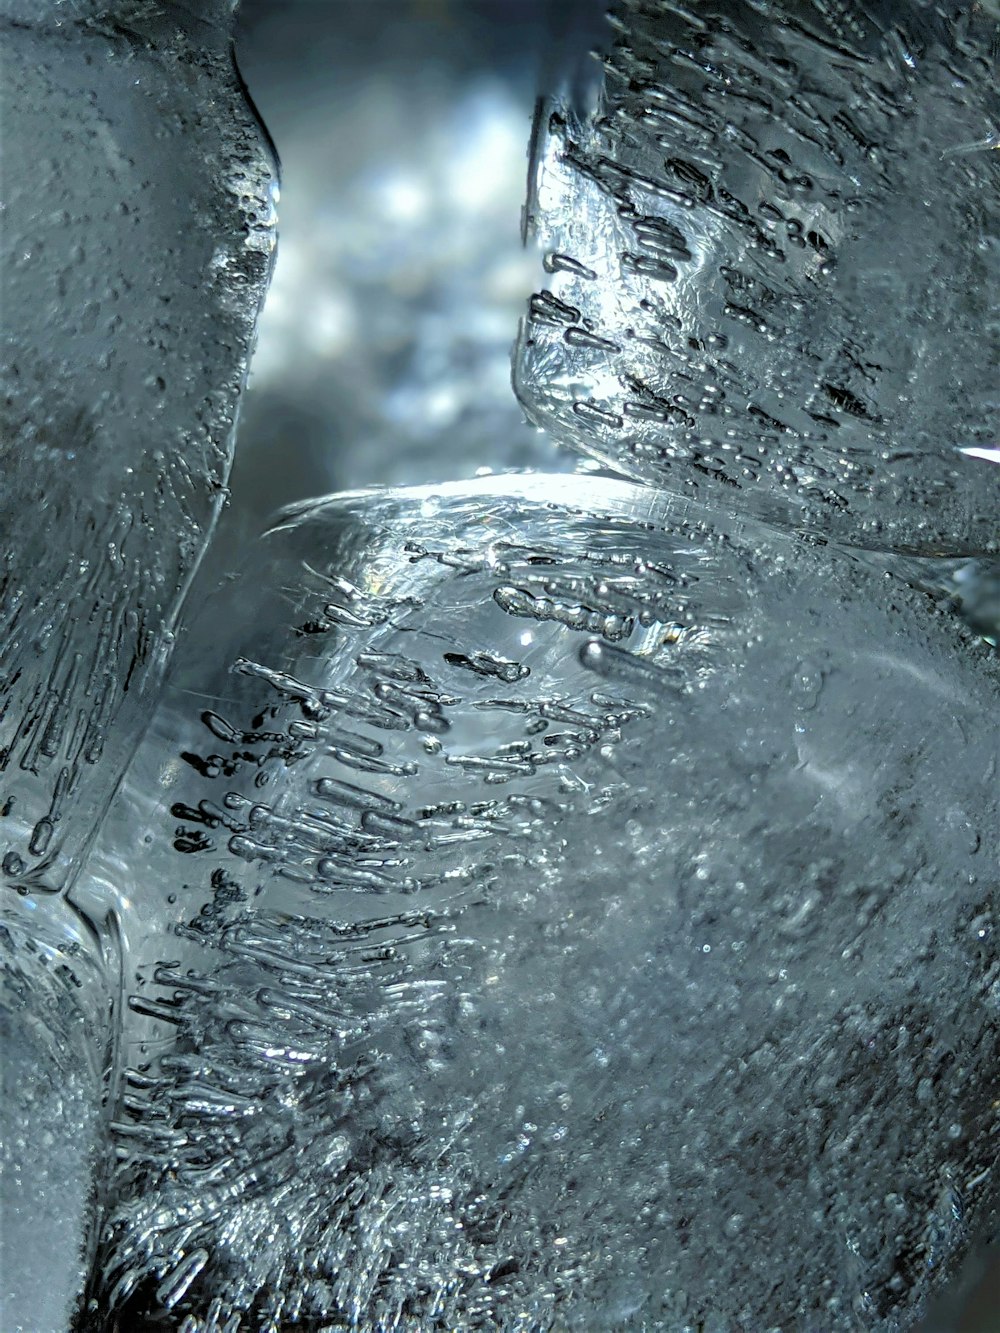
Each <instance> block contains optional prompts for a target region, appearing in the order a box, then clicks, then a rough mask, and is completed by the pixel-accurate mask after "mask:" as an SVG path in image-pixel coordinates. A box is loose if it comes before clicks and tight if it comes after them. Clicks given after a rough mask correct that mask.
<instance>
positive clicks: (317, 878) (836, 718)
mask: <svg viewBox="0 0 1000 1333" xmlns="http://www.w3.org/2000/svg"><path fill="white" fill-rule="evenodd" d="M556 494H557V495H558V498H553V496H554V495H556ZM709 517H710V518H711V519H712V522H711V524H709V523H706V511H702V510H699V509H696V508H695V507H693V506H692V505H690V504H689V503H688V502H686V501H682V500H678V499H676V498H669V497H666V496H663V495H662V494H660V495H658V494H657V493H656V492H655V491H653V490H652V489H651V488H648V487H646V488H644V487H636V486H632V485H630V484H627V483H621V482H606V481H601V480H598V479H593V478H590V479H588V478H582V477H563V478H559V479H558V481H554V480H553V479H551V478H522V479H514V478H509V477H507V478H499V479H492V480H489V481H486V482H482V483H479V484H476V485H470V486H443V487H441V488H439V489H437V490H433V489H423V490H419V491H412V492H395V493H391V492H386V493H367V494H364V493H363V494H358V495H354V496H348V497H345V498H341V499H337V500H332V501H329V502H324V503H318V504H316V505H315V506H312V507H309V508H306V509H304V510H302V511H301V512H300V513H298V514H296V515H294V516H292V517H290V518H289V519H288V520H287V521H286V522H284V523H283V524H281V525H280V526H279V527H278V528H277V529H275V530H274V531H273V532H271V533H270V534H269V535H268V536H267V537H266V538H265V539H264V540H263V541H262V542H261V544H260V546H259V549H258V550H257V551H256V553H255V554H254V555H253V557H252V559H251V560H250V562H249V564H248V565H247V567H246V568H245V570H244V572H243V573H242V575H241V576H240V578H239V579H238V580H237V581H236V582H235V583H234V584H231V585H230V586H229V587H227V588H226V589H225V590H224V591H222V592H220V593H219V594H218V595H217V596H216V597H215V598H214V599H211V600H209V602H208V603H207V604H206V605H205V606H204V607H202V608H201V609H200V610H199V613H198V615H197V616H196V617H195V619H194V620H193V622H192V627H191V632H190V635H189V636H188V637H187V641H186V643H185V645H184V647H183V649H182V656H181V657H179V658H178V659H177V661H176V666H175V669H174V671H173V672H172V677H171V682H170V684H169V686H168V689H167V691H166V693H165V696H164V701H163V704H162V707H161V709H160V711H159V712H158V714H157V716H156V718H155V720H154V723H153V725H152V728H151V730H150V732H149V733H148V735H147V738H146V740H145V741H144V743H143V745H142V747H141V749H140V751H139V753H138V755H137V757H136V760H135V763H134V766H133V768H132V769H131V771H130V774H129V776H128V778H127V780H126V783H125V785H124V787H123V789H122V791H121V793H120V795H119V797H118V798H117V800H116V802H115V804H114V806H113V808H112V812H111V815H110V816H109V820H108V821H107V823H106V826H105V830H104V834H103V836H102V840H101V844H100V846H99V848H98V850H97V854H96V856H95V862H94V871H93V876H92V879H91V881H90V884H89V890H88V891H89V892H90V893H91V894H92V895H93V897H94V899H95V901H99V902H102V903H103V904H104V905H105V909H110V910H113V911H114V912H115V914H116V915H117V916H118V918H119V919H120V921H121V928H122V932H123V941H124V953H125V957H126V960H127V962H126V968H125V974H124V975H125V985H124V998H125V1003H124V1005H123V1022H124V1029H123V1035H122V1043H121V1048H120V1049H121V1060H120V1068H121V1074H122V1081H121V1084H120V1089H119V1096H118V1099H117V1102H116V1105H117V1112H116V1118H115V1125H114V1139H115V1147H116V1166H115V1170H114V1175H113V1179H112V1182H111V1186H110V1190H109V1203H110V1211H109V1220H108V1224H107V1227H106V1230H105V1233H104V1236H103V1241H102V1246H101V1252H100V1256H99V1262H98V1267H97V1279H96V1286H95V1291H96V1294H97V1300H98V1301H99V1308H100V1309H101V1310H102V1311H104V1312H105V1314H106V1315H107V1317H108V1318H110V1319H112V1320H115V1319H117V1321H118V1323H117V1325H115V1324H113V1326H116V1327H120V1328H121V1329H131V1328H135V1327H159V1326H161V1325H162V1326H164V1327H167V1326H169V1327H180V1326H183V1328H184V1329H186V1330H192V1333H194V1331H195V1330H202V1331H207V1330H209V1329H212V1330H217V1329H220V1328H237V1327H240V1328H243V1327H246V1328H255V1329H257V1328H259V1329H279V1328H288V1327H290V1326H292V1325H293V1324H295V1322H296V1321H301V1322H303V1323H304V1324H308V1325H309V1326H313V1325H314V1324H316V1325H317V1326H318V1325H320V1324H322V1325H323V1326H326V1325H327V1324H329V1325H330V1326H332V1327H346V1328H356V1329H389V1328H414V1329H417V1328H419V1329H430V1328H442V1329H444V1328H496V1329H504V1330H516V1329H523V1330H529V1329H532V1330H534V1329H548V1328H579V1329H594V1328H608V1329H610V1328H612V1327H615V1328H617V1327H632V1328H648V1329H654V1328H659V1329H667V1330H671V1331H672V1333H676V1330H679V1329H719V1330H722V1329H725V1330H729V1329H737V1328H739V1329H743V1328H746V1329H763V1328H771V1327H786V1328H796V1329H810V1330H822V1333H833V1331H834V1330H856V1329H859V1328H861V1329H883V1330H888V1329H895V1328H899V1327H901V1326H904V1325H906V1324H909V1323H911V1322H912V1320H913V1319H914V1317H915V1315H916V1312H917V1311H918V1309H919V1307H920V1303H921V1301H922V1300H923V1298H924V1296H925V1295H926V1294H927V1293H928V1291H929V1290H930V1289H931V1288H932V1287H933V1285H934V1284H935V1283H936V1282H937V1281H938V1280H939V1279H940V1278H941V1276H942V1275H944V1274H946V1273H947V1272H948V1271H949V1268H950V1266H951V1265H952V1263H953V1261H954V1259H955V1257H956V1255H957V1254H958V1253H960V1252H961V1250H962V1247H963V1244H964V1241H965V1238H966V1235H967V1228H968V1227H969V1225H970V1223H972V1222H974V1220H975V1218H976V1216H977V1215H978V1213H979V1211H980V1210H981V1207H982V1204H983V1201H984V1199H986V1198H987V1197H988V1195H989V1191H990V1189H991V1187H992V1181H993V1175H992V1171H993V1163H994V1158H995V1148H994V1147H993V1144H992V1137H991V1136H992V1135H993V1134H994V1132H995V1128H996V1115H997V1109H996V1083H995V1071H996V1062H997V1058H998V1055H1000V1049H998V1032H1000V1025H998V1023H997V1017H998V1007H1000V954H998V947H997V946H998V936H997V923H996V902H995V887H996V878H997V865H998V863H997V841H996V839H997V829H998V827H1000V808H998V806H1000V783H998V781H997V768H998V763H1000V710H998V708H997V691H998V687H1000V676H998V672H997V663H996V659H995V657H993V656H991V655H990V653H989V651H988V650H987V649H986V647H985V646H983V645H982V644H980V643H977V642H975V641H974V640H973V639H972V637H971V635H970V636H967V637H966V639H964V640H961V641H960V651H956V628H955V624H954V622H952V621H950V620H948V619H946V618H945V617H944V616H943V615H942V614H941V613H940V612H939V611H938V610H937V609H936V607H935V606H934V604H932V603H931V602H930V601H929V600H928V599H926V598H922V597H921V596H920V595H919V594H917V593H915V592H913V591H912V590H911V589H909V588H908V587H906V586H904V585H903V584H902V583H901V582H898V581H897V580H895V579H892V578H887V577H886V576H884V575H878V576H877V575H875V574H872V573H869V572H868V570H867V567H866V566H864V565H862V564H860V563H858V562H857V561H855V560H854V559H852V558H849V557H847V556H845V555H843V554H838V553H833V554H831V552H830V551H829V550H828V551H823V552H816V551H814V550H813V549H812V548H811V547H809V546H808V545H804V544H802V543H800V542H797V541H795V540H793V539H790V538H779V537H775V536H773V535H767V534H766V532H765V531H763V530H758V529H757V528H756V527H754V526H753V525H752V524H747V523H744V524H742V525H738V524H735V523H730V524H728V525H727V524H722V525H721V526H720V525H719V523H718V520H717V516H713V515H711V514H709ZM959 633H960V632H959ZM957 755H960V756H961V759H960V761H956V756H957Z"/></svg>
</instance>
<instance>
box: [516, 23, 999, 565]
mask: <svg viewBox="0 0 1000 1333" xmlns="http://www.w3.org/2000/svg"><path fill="white" fill-rule="evenodd" d="M615 12H616V15H617V24H618V30H619V31H618V40H617V42H616V44H615V46H614V49H613V50H612V52H611V53H610V55H609V56H608V58H607V60H606V73H605V79H604V87H603V98H602V101H601V103H600V106H599V108H598V109H597V111H596V112H595V113H594V115H593V116H591V117H590V118H584V119H583V120H582V122H581V123H577V122H576V121H575V119H574V118H573V117H569V116H567V115H564V114H561V113H560V111H559V109H558V108H554V109H551V110H550V112H549V113H547V114H545V115H542V116H541V118H540V120H539V124H538V130H537V138H536V149H535V166H534V169H533V177H534V189H533V194H532V197H531V199H530V200H529V207H528V222H529V226H530V228H531V230H532V231H533V232H534V233H535V234H536V236H537V237H538V240H539V242H540V244H541V245H542V247H543V249H544V251H545V253H546V256H547V259H546V263H547V266H548V268H549V269H550V271H551V279H550V282H549V285H548V288H547V290H545V291H542V292H540V293H538V294H537V295H536V296H535V298H533V300H532V303H531V309H530V314H529V316H528V318H527V320H526V322H525V325H524V329H523V334H522V338H521V341H520V347H519V352H518V359H517V367H516V372H515V375H516V387H517V390H518V393H519V395H520V397H521V400H522V403H523V404H524V406H525V409H526V410H527V412H528V414H529V415H530V416H531V417H532V418H533V419H534V420H535V421H537V422H539V423H541V424H544V425H545V426H547V427H549V428H550V429H551V431H552V433H553V435H556V436H558V437H559V438H561V439H563V440H565V441H567V442H570V443H573V444H574V445H575V446H576V447H577V448H578V449H581V450H583V451H584V452H585V453H588V454H591V455H594V456H596V457H597V458H600V459H604V460H607V461H609V462H611V463H612V464H613V465H614V466H615V467H617V468H619V469H623V470H624V471H625V472H626V473H627V474H629V475H631V476H634V477H637V478H641V479H645V480H649V481H653V482H656V483H657V484H661V485H664V486H667V487H669V488H671V489H672V490H674V491H679V492H684V493H689V494H697V495H699V496H702V497H704V498H706V499H707V498H710V497H712V496H715V497H716V499H717V502H718V503H719V504H720V505H724V506H726V507H729V508H732V509H733V510H734V511H740V512H744V513H748V512H753V513H756V514H757V515H759V516H762V517H765V518H768V519H771V520H774V521H777V522H780V523H783V524H786V525H791V526H794V527H796V528H799V529H802V530H805V531H808V532H812V533H815V534H821V535H827V536H830V535H832V536H836V537H839V538H842V539H845V540H847V541H849V542H851V543H853V544H856V545H864V546H869V547H874V548H894V549H900V550H910V551H920V552H924V553H927V554H935V553H938V552H942V551H945V552H955V553H962V552H964V553H969V554H974V553H976V552H983V551H995V550H996V548H997V542H998V518H997V516H998V513H1000V467H998V466H997V462H996V460H997V458H998V457H1000V455H998V453H997V445H998V439H997V420H998V406H1000V400H998V383H1000V382H998V374H997V368H998V366H1000V325H998V323H997V317H996V292H997V289H998V282H1000V192H998V186H1000V154H998V153H997V152H996V151H995V147H996V134H997V130H998V127H1000V80H998V79H997V68H996V65H997V33H998V14H997V9H996V6H995V5H994V4H947V5H927V4H924V3H917V0H902V2H901V0H880V2H879V3H875V4H860V3H855V2H854V0H776V2H774V3H771V2H769V0H704V3H698V4H693V3H692V4H685V3H682V2H680V0H678V2H677V3H674V0H621V3H619V4H618V6H617V8H616V11H615ZM991 460H992V461H991Z"/></svg>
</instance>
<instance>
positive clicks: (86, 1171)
mask: <svg viewBox="0 0 1000 1333" xmlns="http://www.w3.org/2000/svg"><path fill="white" fill-rule="evenodd" d="M9 897H12V895H9ZM36 906H37V905H36V904H33V903H32V902H31V900H19V899H15V900H13V902H11V901H8V902H6V903H5V904H4V919H3V923H2V924H0V1084H2V1086H0V1328H3V1329H4V1333H67V1330H68V1329H69V1327H70V1323H71V1319H72V1316H73V1313H74V1310H75V1308H76V1306H77V1304H78V1301H79V1297H80V1293H81V1292H82V1290H83V1288H84V1284H85V1281H86V1279H87V1276H88V1274H89V1271H90V1267H91V1263H92V1261H93V1257H94V1246H95V1240H96V1234H95V1228H94V1225H93V1219H94V1208H95V1204H96V1202H97V1189H98V1181H99V1173H98V1166H99V1160H100V1153H101V1150H102V1142H103V1141H104V1139H105V1135H104V1132H103V1129H102V1125H101V1100H102V1094H103V1090H104V1086H105V1085H104V1079H105V1076H106V1072H107V1070H108V1069H109V1067H110V1065H111V1063H112V1055H113V1052H112V1038H111V1035H110V1034H111V1027H110V1024H109V1022H108V1018H109V1015H108V991H107V987H106V983H105V977H104V974H103V971H102V969H101V966H100V950H99V949H95V947H94V941H93V940H92V939H90V938H89V937H88V935H87V933H86V930H85V928H84V927H83V925H82V923H81V921H80V919H79V918H78V917H77V916H76V915H75V914H74V913H73V912H72V910H71V909H70V907H69V905H68V904H66V903H65V902H63V901H61V900H50V901H49V903H48V905H47V909H46V911H45V913H44V915H43V914H41V913H39V912H38V911H37V910H35V908H36ZM39 916H41V917H42V919H41V920H39V919H38V917H39Z"/></svg>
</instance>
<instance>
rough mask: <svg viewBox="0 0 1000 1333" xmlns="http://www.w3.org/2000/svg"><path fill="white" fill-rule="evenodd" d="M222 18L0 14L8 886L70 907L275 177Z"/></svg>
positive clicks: (222, 469)
mask: <svg viewBox="0 0 1000 1333" xmlns="http://www.w3.org/2000/svg"><path fill="white" fill-rule="evenodd" d="M230 10H231V6H230V5H229V4H223V3H221V0H220V2H219V3H217V4H214V5H207V6H190V7H189V6H186V5H182V4H174V3H168V2H167V0H164V2H163V3H142V4H140V3H129V2H128V0H120V2H118V3H113V4H109V3H105V4H98V3H96V2H92V3H75V4H62V3H56V2H55V0H31V4H30V5H25V4H22V3H20V2H19V0H4V3H3V4H2V5H0V38H2V46H3V71H2V74H3V77H2V80H0V83H2V93H3V108H2V116H3V135H2V155H3V157H2V168H0V169H2V174H3V181H4V245H3V269H2V275H0V282H2V291H3V323H4V341H5V348H4V357H3V370H2V378H3V401H2V404H0V413H2V423H0V474H2V482H0V867H2V869H0V880H2V882H3V883H5V884H7V885H12V886H15V887H19V888H21V889H28V890H31V891H36V890H44V891H48V890H52V889H62V888H64V887H65V886H66V884H67V883H68V882H69V880H70V879H71V878H72V874H73V873H74V871H75V869H76V868H78V866H79V864H80V861H81V859H82V855H83V852H84V850H85V848H86V845H87V842H88V839H89V838H90V837H91V835H92V834H93V831H94V829H95V827H96V825H97V823H98V822H99V819H100V816H101V814H102V812H103V809H104V808H105V806H106V804H107V801H108V798H109V797H110V794H111V792H112V790H113V788H114V784H115V782H116V781H117V779H118V777H119V776H120V774H121V770H122V768H123V767H124V764H125V762H126V761H127V758H128V755H129V753H130V751H131V748H132V746H134V743H135V740H136V738H137V734H138V732H139V731H140V730H141V726H142V723H143V721H144V720H145V716H146V714H147V713H148V710H149V707H150V702H151V698H152V697H153V692H154V688H155V685H156V683H157V681H158V679H159V676H160V674H161V669H162V666H163V663H164V660H165V657H166V654H167V652H168V648H169V643H170V639H171V634H172V628H173V621H174V615H175V612H176V609H177V606H178V602H179V599H180V597H181V595H182V593H183V591H184V589H185V587H186V584H187V582H188V580H189V578H190V576H191V574H192V572H193V570H194V568H195V565H196V564H197V561H198V558H199V556H200V554H201V552H202V550H203V547H204V545H205V542H206V540H207V537H208V534H209V532H210V530H211V527H212V524H213V522H214V519H215V515H216V513H217V511H218V508H219V505H220V502H221V499H222V496H223V494H224V487H225V482H226V477H227V474H228V469H229V460H230V455H231V447H232V434H233V425H234V421H235V416H236V410H237V404H238V399H239V395H240V392H241V389H242V386H243V383H244V380H245V377H246V372H247V361H248V357H249V354H250V348H251V342H252V339H253V330H254V322H255V319H256V314H257V310H258V307H259V305H260V301H261V299H262V296H263V292H264V287H265V284H266V280H267V275H268V272H269V268H270V262H271V261H270V254H271V249H272V243H273V218H272V197H271V196H272V187H273V184H274V165H273V162H272V159H271V156H270V152H269V149H268V147H267V144H266V142H265V138H264V135H263V133H262V131H261V128H260V126H259V125H258V123H257V121H256V119H255V117H254V115H253V114H252V111H251V108H250V107H249V105H248V103H247V101H246V98H245V96H244V93H243V89H242V86H241V83H240V81H239V77H238V75H237V73H236V71H235V68H234V65H233V61H232V55H231V50H230V45H229V40H230V39H229V32H228V20H229V17H230Z"/></svg>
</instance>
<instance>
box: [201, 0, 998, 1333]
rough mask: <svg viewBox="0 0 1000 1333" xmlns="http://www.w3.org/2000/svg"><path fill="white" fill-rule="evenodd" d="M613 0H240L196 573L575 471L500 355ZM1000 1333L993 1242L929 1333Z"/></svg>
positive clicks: (522, 297)
mask: <svg viewBox="0 0 1000 1333" xmlns="http://www.w3.org/2000/svg"><path fill="white" fill-rule="evenodd" d="M605 7H606V6H605V4H604V3H602V0H242V5H241V8H240V13H239V21H238V38H237V54H238V58H239V63H240V68H241V70H242V73H243V77H244V78H245V80H246V83H247V85H248V87H249V90H250V94H251V96H252V98H253V100H254V102H255V103H256V105H257V107H258V110H259V111H260V114H261V117H262V119H263V121H264V123H265V125H266V126H267V127H268V130H269V132H270V134H271V136H272V138H273V140H274V142H275V145H276V147H277V150H278V154H279V156H280V159H281V164H282V197H281V201H280V206H279V235H280V240H279V249H278V261H277V267H276V271H275V276H274V281H273V284H272V287H271V291H270V295H269V297H268V300H267V304H266V306H265V309H264V314H263V318H262V321H261V326H260V335H259V343H258V349H257V353H256V357H255V359H254V363H253V369H252V375H251V382H250V388H249V391H248V394H247V397H246V400H245V404H244V408H243V416H242V421H241V426H240V437H239V448H238V450H237V462H236V467H235V470H234V474H233V478H232V497H233V498H232V503H231V504H230V505H229V507H228V509H227V511H226V515H225V519H224V522H223V524H222V529H221V532H220V534H219V539H218V540H217V542H216V543H215V544H214V546H213V549H212V552H211V555H210V558H209V561H208V562H207V565H208V568H207V569H206V570H204V571H203V575H202V578H203V579H206V578H207V579H208V580H209V581H211V580H212V579H213V578H218V576H219V574H220V573H221V572H223V571H224V569H225V568H227V567H228V566H229V565H231V563H232V562H233V560H234V558H235V557H236V553H237V552H238V550H239V548H240V547H241V546H242V544H243V543H244V542H245V541H246V540H248V539H249V538H252V537H253V536H255V535H256V533H257V532H259V531H260V529H261V528H262V527H263V525H264V524H265V522H266V520H267V519H268V518H269V517H270V516H271V515H272V514H273V513H274V511H275V510H276V509H277V508H279V507H280V506H282V505H285V504H288V503H291V502H293V501H295V500H299V499H303V498H306V497H309V496H314V495H319V494H324V493H327V492H330V491H334V490H343V489H351V488H354V487H359V486H369V485H376V484H406V483H422V482H433V481H444V480H451V479H459V478H467V477H472V476H474V475H475V474H476V473H477V472H479V471H483V470H493V471H499V470H501V469H507V468H518V469H523V468H535V469H545V470H547V471H558V470H568V469H571V468H574V467H576V466H580V464H578V462H577V460H576V459H574V457H573V456H572V455H570V454H568V453H563V452H561V451H559V450H558V449H557V448H556V446H555V445H554V444H553V443H552V442H551V441H550V440H548V439H547V438H546V437H545V436H543V435H542V434H541V433H540V432H538V431H536V430H535V429H534V428H533V427H530V426H529V425H527V424H526V422H525V421H524V417H523V414H522V412H521V410H520V408H519V407H518V405H517V403H516V401H515V399H514V395H513V392H512V390H511V387H510V349H511V344H512V343H513V341H514V338H515V335H516V332H517V325H518V321H519V319H520V317H521V314H522V311H523V310H524V308H525V305H526V302H527V299H528V296H529V294H530V293H531V292H532V291H533V290H535V289H537V288H538V287H540V286H542V285H543V284H544V275H543V273H542V267H541V259H540V255H539V254H538V253H537V252H535V251H534V250H532V249H530V248H529V249H525V248H524V246H523V245H522V241H521V232H520V227H521V207H522V204H523V202H524V198H525V190H526V180H527V170H528V162H527V150H528V144H529V138H530V134H531V126H532V121H533V115H534V108H535V104H536V101H537V99H538V97H539V96H540V95H544V94H552V93H557V92H560V91H562V92H564V93H565V94H566V95H568V96H569V97H571V98H572V100H574V101H575V102H577V103H578V104H583V103H586V102H587V101H588V99H590V98H591V97H592V96H593V91H594V88H595V86H596V80H597V77H598V74H599V67H598V65H597V62H596V61H595V60H594V59H593V58H591V57H590V56H589V54H588V53H589V52H590V51H591V50H592V49H595V48H599V47H602V46H603V45H605V43H606V34H607V32H608V31H609V29H608V28H607V27H606V24H605V19H604V10H605ZM202 586H203V587H204V586H205V584H204V582H202ZM998 586H1000V585H998ZM994 591H996V590H995V589H994ZM991 1254H992V1256H993V1258H992V1264H991V1261H990V1255H991ZM998 1330H1000V1266H998V1263H997V1259H996V1248H995V1242H994V1245H993V1247H992V1250H991V1249H990V1248H989V1247H980V1248H979V1249H977V1250H976V1252H975V1254H974V1256H973V1258H972V1259H971V1260H970V1262H969V1264H968V1266H967V1269H966V1271H965V1273H964V1274H963V1275H962V1276H961V1278H960V1280H959V1281H958V1283H957V1284H956V1285H955V1286H954V1287H953V1288H952V1289H951V1290H950V1291H949V1292H948V1293H947V1294H946V1296H945V1297H943V1298H942V1300H941V1301H940V1302H939V1304H938V1306H937V1307H936V1308H935V1309H934V1310H932V1311H931V1312H930V1313H929V1315H928V1318H927V1320H926V1322H925V1324H924V1326H923V1330H922V1333H997V1331H998Z"/></svg>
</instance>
